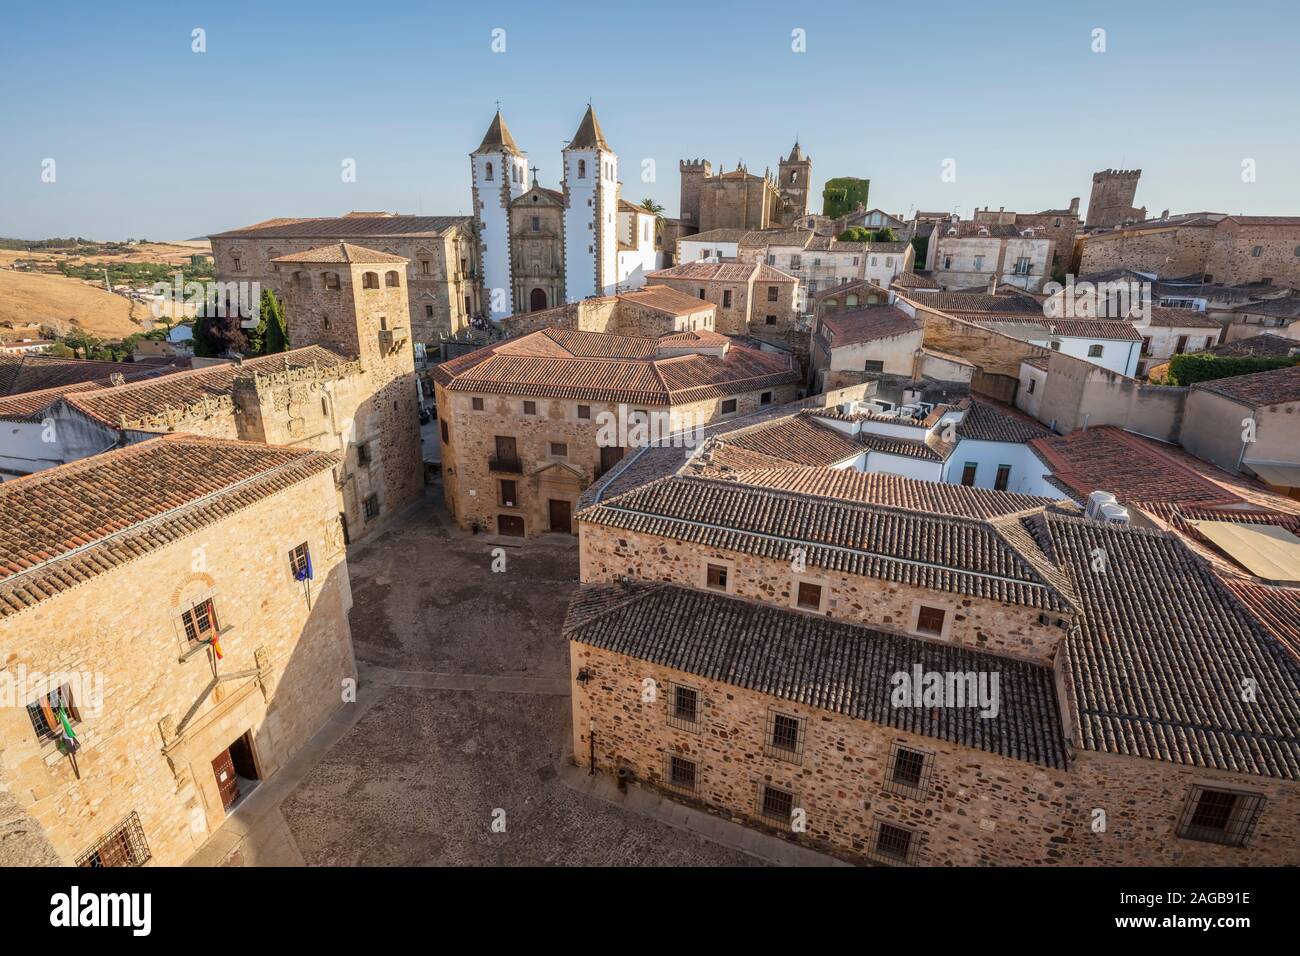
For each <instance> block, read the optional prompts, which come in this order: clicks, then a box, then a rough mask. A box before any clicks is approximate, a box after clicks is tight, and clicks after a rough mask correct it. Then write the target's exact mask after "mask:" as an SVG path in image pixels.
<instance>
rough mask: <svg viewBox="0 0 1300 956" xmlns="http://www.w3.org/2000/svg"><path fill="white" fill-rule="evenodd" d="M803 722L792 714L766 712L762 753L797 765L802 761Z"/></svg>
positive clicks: (773, 711)
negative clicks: (765, 729)
mask: <svg viewBox="0 0 1300 956" xmlns="http://www.w3.org/2000/svg"><path fill="white" fill-rule="evenodd" d="M803 737H804V722H803V721H802V720H801V719H799V718H798V717H795V716H794V715H793V714H783V713H780V712H779V711H775V710H769V711H768V712H767V733H766V736H765V737H764V740H763V752H764V753H766V754H767V755H768V756H769V757H777V758H778V759H780V760H789V761H791V762H792V763H799V762H800V761H802V760H803Z"/></svg>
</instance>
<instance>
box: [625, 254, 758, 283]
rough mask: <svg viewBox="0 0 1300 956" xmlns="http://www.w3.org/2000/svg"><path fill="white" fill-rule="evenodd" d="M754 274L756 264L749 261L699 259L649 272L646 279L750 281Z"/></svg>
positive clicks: (652, 280) (649, 280)
mask: <svg viewBox="0 0 1300 956" xmlns="http://www.w3.org/2000/svg"><path fill="white" fill-rule="evenodd" d="M753 274H754V266H753V265H751V264H750V263H748V262H705V261H703V260H699V259H697V260H696V261H694V262H683V263H681V264H680V265H675V266H673V267H672V268H670V269H660V270H658V271H657V272H651V273H648V274H647V275H646V281H647V282H654V281H656V280H660V281H662V280H663V279H693V280H697V281H700V282H748V281H749V278H750V276H752V275H753Z"/></svg>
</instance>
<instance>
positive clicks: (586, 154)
mask: <svg viewBox="0 0 1300 956" xmlns="http://www.w3.org/2000/svg"><path fill="white" fill-rule="evenodd" d="M563 158H564V260H565V261H564V289H565V296H566V297H567V298H568V300H569V301H570V302H576V301H578V300H579V299H584V298H586V297H587V296H589V295H613V293H614V290H615V285H616V284H617V282H618V156H616V155H615V154H614V151H613V150H612V149H610V148H609V143H607V142H605V134H604V133H602V132H601V130H600V123H599V122H597V120H596V113H595V111H594V110H593V109H592V108H591V107H590V106H588V107H587V112H586V114H585V115H584V116H583V117H582V122H581V123H579V124H578V131H577V132H576V133H574V134H573V139H572V140H570V142H569V145H568V146H566V147H564V151H563Z"/></svg>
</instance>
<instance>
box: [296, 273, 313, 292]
mask: <svg viewBox="0 0 1300 956" xmlns="http://www.w3.org/2000/svg"><path fill="white" fill-rule="evenodd" d="M293 287H294V288H295V289H310V288H311V275H310V274H309V273H306V272H303V271H302V270H301V269H300V270H298V271H297V272H295V273H294V274H293Z"/></svg>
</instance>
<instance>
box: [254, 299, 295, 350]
mask: <svg viewBox="0 0 1300 956" xmlns="http://www.w3.org/2000/svg"><path fill="white" fill-rule="evenodd" d="M257 317H258V322H257V328H256V329H254V330H253V331H252V332H251V333H250V334H249V336H248V348H249V351H250V352H251V353H252V354H254V355H275V354H276V353H277V352H283V351H286V350H287V349H288V348H289V334H288V332H286V331H285V322H284V306H283V305H282V304H281V303H280V300H279V299H277V298H276V297H275V293H274V292H272V291H271V290H270V289H263V290H262V300H261V302H259V303H258V306H257Z"/></svg>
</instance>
